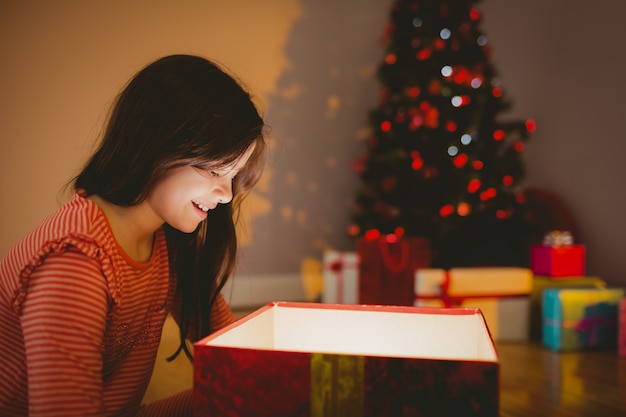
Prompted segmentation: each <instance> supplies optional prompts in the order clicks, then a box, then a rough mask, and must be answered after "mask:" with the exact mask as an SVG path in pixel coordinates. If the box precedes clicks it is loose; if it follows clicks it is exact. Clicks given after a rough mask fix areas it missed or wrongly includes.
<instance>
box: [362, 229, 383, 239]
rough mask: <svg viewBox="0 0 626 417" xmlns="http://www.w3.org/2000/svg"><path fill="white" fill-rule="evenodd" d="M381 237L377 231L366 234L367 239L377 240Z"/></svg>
mask: <svg viewBox="0 0 626 417" xmlns="http://www.w3.org/2000/svg"><path fill="white" fill-rule="evenodd" d="M379 237H380V231H379V230H377V229H370V230H368V231H366V232H365V239H367V240H376V239H378V238H379Z"/></svg>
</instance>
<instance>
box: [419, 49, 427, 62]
mask: <svg viewBox="0 0 626 417" xmlns="http://www.w3.org/2000/svg"><path fill="white" fill-rule="evenodd" d="M415 57H416V58H417V59H418V60H420V61H425V60H427V59H428V58H430V49H422V50H421V51H419V52H418V53H417V54H415Z"/></svg>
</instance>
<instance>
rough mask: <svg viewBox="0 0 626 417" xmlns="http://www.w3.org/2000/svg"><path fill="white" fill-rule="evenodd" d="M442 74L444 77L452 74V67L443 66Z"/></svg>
mask: <svg viewBox="0 0 626 417" xmlns="http://www.w3.org/2000/svg"><path fill="white" fill-rule="evenodd" d="M441 75H443V76H444V77H449V76H451V75H452V67H451V66H450V65H446V66H445V67H443V68H441Z"/></svg>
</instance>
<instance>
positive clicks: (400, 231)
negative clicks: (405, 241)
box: [393, 227, 404, 237]
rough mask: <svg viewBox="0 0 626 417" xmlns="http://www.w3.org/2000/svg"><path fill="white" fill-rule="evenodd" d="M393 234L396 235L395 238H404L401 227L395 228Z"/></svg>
mask: <svg viewBox="0 0 626 417" xmlns="http://www.w3.org/2000/svg"><path fill="white" fill-rule="evenodd" d="M393 232H394V233H395V234H396V236H398V237H402V236H404V228H402V227H396V230H394V231H393Z"/></svg>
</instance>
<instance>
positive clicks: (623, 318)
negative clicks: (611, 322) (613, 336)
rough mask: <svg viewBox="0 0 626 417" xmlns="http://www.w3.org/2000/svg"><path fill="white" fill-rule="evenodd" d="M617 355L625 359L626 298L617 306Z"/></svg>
mask: <svg viewBox="0 0 626 417" xmlns="http://www.w3.org/2000/svg"><path fill="white" fill-rule="evenodd" d="M618 333H619V335H618V337H619V355H620V356H622V357H625V358H626V298H622V301H621V302H620V304H619V330H618Z"/></svg>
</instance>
